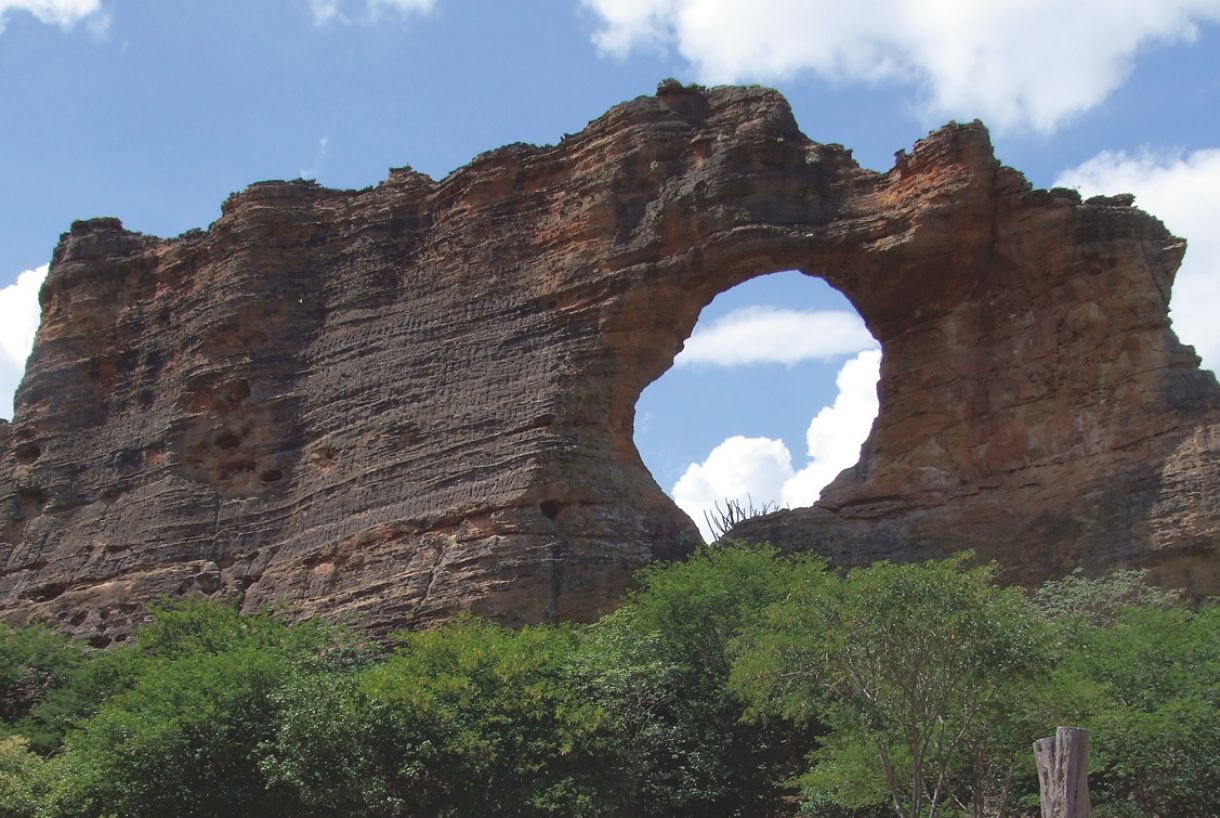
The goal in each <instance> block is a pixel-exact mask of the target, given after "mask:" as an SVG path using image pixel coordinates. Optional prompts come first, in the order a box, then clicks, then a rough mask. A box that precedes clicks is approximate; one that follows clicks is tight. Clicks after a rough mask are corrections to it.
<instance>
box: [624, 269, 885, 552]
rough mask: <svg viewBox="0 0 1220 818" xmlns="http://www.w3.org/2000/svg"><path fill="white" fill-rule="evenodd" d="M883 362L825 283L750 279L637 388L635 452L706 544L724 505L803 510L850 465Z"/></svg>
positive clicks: (785, 276) (873, 406)
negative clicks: (654, 375) (642, 387)
mask: <svg viewBox="0 0 1220 818" xmlns="http://www.w3.org/2000/svg"><path fill="white" fill-rule="evenodd" d="M880 363H881V350H880V346H879V345H878V343H877V341H876V340H875V339H874V338H873V336H872V335H871V334H870V333H869V331H868V329H867V328H866V327H865V325H864V321H863V319H862V318H861V317H860V315H859V313H858V312H857V311H856V309H855V307H853V306H852V304H851V302H850V301H848V300H847V298H846V297H845V296H844V295H843V294H841V293H840V292H839V291H838V290H836V289H834V288H833V287H831V286H830V285H829V284H827V283H826V282H825V281H822V280H821V279H818V278H814V277H811V276H806V275H804V274H802V273H800V272H797V271H789V272H783V273H774V274H771V275H765V276H760V277H758V278H754V279H751V280H750V281H747V282H745V283H742V284H739V285H737V286H736V287H733V288H731V289H729V290H726V291H725V292H723V293H721V294H720V295H718V296H717V297H716V298H715V299H714V300H713V301H712V302H711V303H710V304H709V305H708V306H706V307H704V309H703V311H702V312H701V313H700V315H699V321H698V323H697V324H696V325H695V328H694V330H693V331H692V333H691V336H690V338H688V339H687V341H686V344H685V347H684V349H683V351H682V352H681V353H679V354H678V356H677V358H676V359H675V360H674V364H673V366H671V367H670V369H669V370H668V371H667V372H665V373H664V374H663V375H662V376H661V377H660V378H658V379H657V380H655V381H654V382H653V383H651V384H650V385H649V386H648V387H647V388H646V389H645V390H644V392H643V394H642V395H641V396H640V399H639V400H638V401H637V403H636V413H635V443H636V447H637V448H638V450H639V452H640V456H641V457H642V458H643V460H644V463H645V464H646V465H647V466H648V468H649V470H650V471H651V472H652V474H653V476H654V478H655V479H656V481H657V483H658V484H659V485H660V486H661V488H662V489H664V490H665V492H666V493H667V494H669V495H670V496H671V497H672V498H673V499H674V501H675V502H676V503H677V505H678V506H679V507H680V508H681V509H682V510H683V511H685V512H686V513H687V514H688V515H690V517H691V519H692V520H693V521H694V522H695V524H696V525H697V526H698V527H699V529H700V531H701V533H702V534H703V536H704V538H705V539H708V540H711V539H713V538H714V535H715V534H717V533H719V532H717V531H715V525H714V523H715V522H716V521H717V519H719V518H720V516H721V513H722V511H723V510H724V509H725V508H726V504H735V505H736V506H737V507H738V508H739V510H741V511H745V512H746V513H749V512H750V509H751V507H752V508H753V510H754V511H755V512H758V511H763V510H774V509H776V508H798V507H801V506H809V505H812V504H813V502H814V501H815V500H816V499H817V498H818V496H819V494H820V493H821V490H822V488H823V487H824V486H826V485H827V484H829V483H830V482H831V481H832V480H833V479H834V478H835V477H836V476H837V475H838V474H839V472H841V471H842V470H843V469H846V468H849V467H851V466H853V465H855V464H856V462H858V460H859V458H860V447H861V444H863V443H864V440H865V439H866V438H867V436H868V434H869V430H870V429H871V428H872V424H873V419H874V418H875V417H876V414H877V377H878V372H879V369H880ZM717 504H719V508H720V511H718V510H717ZM709 517H710V518H711V519H710V520H709V519H708V518H709Z"/></svg>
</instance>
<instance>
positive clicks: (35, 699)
mask: <svg viewBox="0 0 1220 818" xmlns="http://www.w3.org/2000/svg"><path fill="white" fill-rule="evenodd" d="M84 662H85V654H84V651H83V650H82V649H81V648H80V646H78V645H76V644H75V643H73V642H71V641H69V640H68V639H67V637H65V636H63V635H61V634H58V633H56V632H54V631H52V630H49V629H48V628H46V627H44V626H42V625H40V624H34V625H28V626H26V627H23V628H14V627H11V626H9V625H8V624H6V623H4V622H0V722H4V723H6V724H9V725H12V724H14V723H15V722H17V721H18V720H19V719H21V718H23V717H24V716H26V715H27V714H28V713H29V712H30V711H31V710H33V709H34V708H35V707H36V706H37V705H38V703H39V702H41V701H42V700H43V699H44V698H46V696H47V694H48V693H49V692H50V691H51V690H54V689H55V688H56V687H58V686H60V685H62V684H63V683H64V681H65V680H66V679H67V678H68V677H69V676H70V675H71V674H72V673H73V672H74V671H76V670H77V669H78V668H79V667H80V666H81V665H82V664H84Z"/></svg>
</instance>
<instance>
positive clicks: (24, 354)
mask: <svg viewBox="0 0 1220 818" xmlns="http://www.w3.org/2000/svg"><path fill="white" fill-rule="evenodd" d="M46 277H47V265H46V264H44V265H42V266H41V267H37V268H35V269H33V270H26V271H25V272H24V273H22V274H21V275H19V276H17V280H16V281H15V282H14V283H12V284H10V285H8V286H7V287H4V288H3V289H0V416H4V417H8V418H11V417H12V416H13V409H12V399H13V393H14V392H15V391H17V385H18V384H19V383H21V376H22V375H24V374H25V360H26V358H28V357H30V349H31V348H33V346H34V333H35V332H36V331H37V330H38V319H39V316H40V310H39V306H38V289H39V288H40V287H41V286H42V282H43V280H44V279H45V278H46Z"/></svg>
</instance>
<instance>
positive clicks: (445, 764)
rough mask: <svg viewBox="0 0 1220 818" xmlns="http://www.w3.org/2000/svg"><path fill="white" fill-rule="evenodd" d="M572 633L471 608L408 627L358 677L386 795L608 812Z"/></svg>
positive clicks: (430, 810) (440, 808) (591, 710)
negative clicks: (504, 621)
mask: <svg viewBox="0 0 1220 818" xmlns="http://www.w3.org/2000/svg"><path fill="white" fill-rule="evenodd" d="M575 644H576V634H575V632H574V631H573V630H572V629H570V628H566V627H544V626H539V627H526V628H521V629H519V630H514V629H510V628H506V627H502V626H499V625H494V624H491V623H488V622H484V621H480V620H478V619H474V618H472V617H469V616H463V617H460V618H459V619H458V620H457V621H456V622H454V623H451V624H449V625H447V626H444V627H441V628H437V629H434V630H429V631H422V632H419V633H410V634H404V635H402V636H401V637H400V642H399V646H398V648H397V650H396V651H395V653H394V654H393V655H392V656H391V657H390V658H389V659H388V660H387V661H385V662H384V663H382V664H380V665H378V666H376V667H373V668H370V669H369V670H368V671H367V672H365V673H364V674H362V676H361V678H360V691H361V693H362V694H363V696H364V697H365V698H366V699H367V700H368V702H369V704H370V705H371V713H372V716H373V718H374V719H375V721H374V724H373V726H372V728H362V729H367V730H369V732H370V733H371V734H373V735H375V736H379V738H377V739H376V740H377V741H378V742H380V744H381V748H380V749H378V750H377V751H376V755H377V759H376V760H377V761H378V763H380V764H381V765H383V773H382V774H383V775H384V776H385V782H386V783H385V784H384V785H379V786H378V789H379V790H380V792H381V793H384V796H385V797H386V799H385V800H386V801H391V800H392V801H393V802H395V803H401V804H405V805H407V811H406V812H405V813H404V814H408V815H411V816H421V818H422V817H423V816H427V817H429V818H431V817H432V816H436V818H443V817H446V816H454V817H455V818H457V817H458V816H462V817H463V818H464V817H465V816H476V815H480V816H481V815H487V816H491V815H495V816H498V817H499V818H532V817H533V816H590V818H595V816H598V815H603V814H608V812H609V810H610V808H611V806H612V805H611V804H610V803H609V799H608V798H606V797H605V792H606V790H607V789H608V787H609V782H608V781H607V780H606V777H607V774H608V771H607V769H606V766H605V765H604V764H602V763H600V761H599V759H600V754H601V753H602V751H603V750H602V714H601V709H600V707H599V706H598V705H597V704H596V703H595V702H591V701H589V700H588V699H587V698H586V697H584V696H582V695H580V691H579V689H578V687H577V686H576V685H574V684H573V683H572V680H571V676H570V671H569V667H570V665H569V659H570V656H571V654H572V652H573V650H574V648H575ZM387 762H388V764H387ZM368 766H369V765H366V767H365V768H366V769H367V768H368ZM374 797H375V798H381V797H383V796H382V795H381V794H375V796H374Z"/></svg>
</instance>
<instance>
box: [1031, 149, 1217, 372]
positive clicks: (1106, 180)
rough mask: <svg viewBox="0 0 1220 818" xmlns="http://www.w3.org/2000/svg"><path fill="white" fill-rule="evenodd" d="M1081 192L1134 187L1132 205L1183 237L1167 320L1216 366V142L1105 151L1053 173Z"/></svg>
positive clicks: (1122, 190)
mask: <svg viewBox="0 0 1220 818" xmlns="http://www.w3.org/2000/svg"><path fill="white" fill-rule="evenodd" d="M1055 184H1056V185H1059V186H1063V187H1075V188H1079V190H1080V192H1081V194H1082V195H1084V196H1093V195H1096V194H1113V193H1134V194H1135V196H1136V205H1137V206H1139V207H1141V208H1143V209H1144V210H1147V211H1148V212H1149V213H1152V214H1153V215H1155V216H1157V217H1158V218H1160V219H1161V220H1162V221H1164V222H1165V226H1166V227H1168V228H1169V230H1170V231H1171V232H1173V233H1175V234H1176V235H1179V236H1182V237H1184V238H1185V239H1186V240H1187V242H1188V246H1187V250H1186V258H1185V259H1183V261H1182V267H1181V269H1180V270H1179V271H1178V277H1177V282H1176V283H1175V284H1174V288H1173V297H1172V299H1171V300H1170V315H1171V317H1172V318H1173V327H1174V330H1175V331H1176V332H1177V334H1178V337H1179V338H1181V339H1182V342H1183V343H1187V344H1192V345H1194V347H1195V350H1196V351H1197V352H1198V353H1199V355H1200V357H1202V359H1203V365H1204V366H1206V367H1208V368H1209V369H1212V370H1213V371H1215V370H1217V369H1220V321H1217V320H1216V316H1218V315H1220V231H1217V229H1216V218H1217V215H1218V214H1220V148H1209V149H1206V150H1198V151H1195V152H1194V153H1190V154H1184V153H1182V152H1180V151H1179V152H1173V153H1155V152H1152V151H1143V152H1141V153H1137V154H1128V153H1124V152H1110V151H1106V152H1103V153H1100V154H1098V155H1097V156H1095V157H1093V158H1092V159H1090V160H1088V161H1087V162H1085V163H1084V164H1082V165H1080V166H1079V167H1076V168H1072V169H1070V170H1066V171H1064V172H1063V173H1061V174H1060V175H1059V178H1058V179H1056V180H1055Z"/></svg>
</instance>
